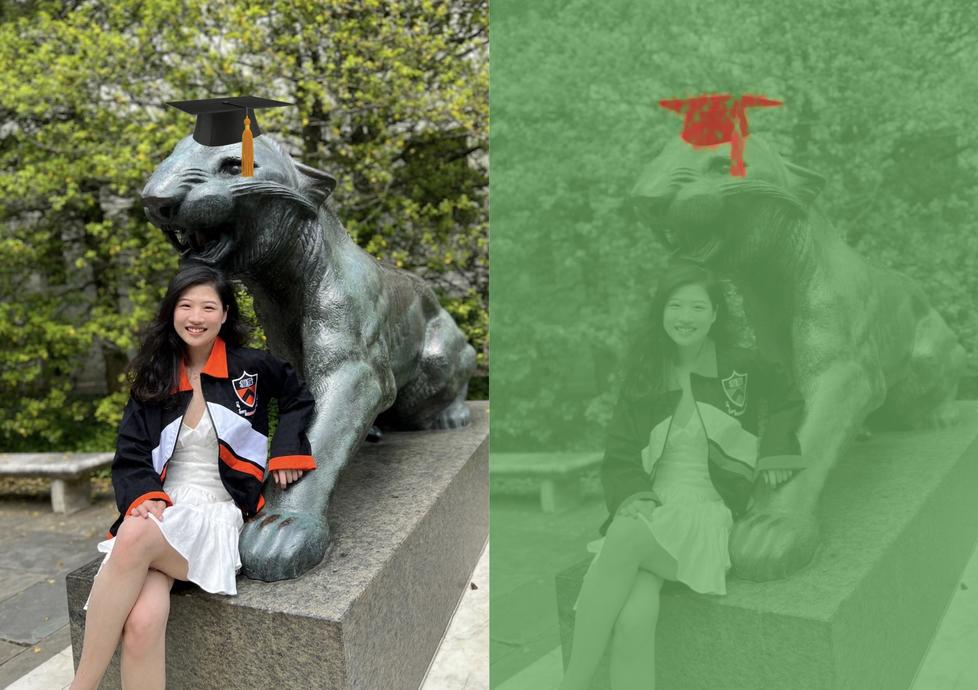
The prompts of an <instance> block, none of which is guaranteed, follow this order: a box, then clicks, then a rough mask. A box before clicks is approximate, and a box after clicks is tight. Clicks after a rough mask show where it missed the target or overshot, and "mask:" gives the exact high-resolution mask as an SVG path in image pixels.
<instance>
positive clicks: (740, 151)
mask: <svg viewBox="0 0 978 690" xmlns="http://www.w3.org/2000/svg"><path fill="white" fill-rule="evenodd" d="M731 99H732V96H731V95H730V94H726V93H720V94H713V95H707V96H695V97H693V98H672V99H665V100H661V101H659V105H661V106H662V107H663V108H665V109H666V110H672V111H674V112H676V113H679V114H680V115H684V116H685V119H684V120H683V132H682V134H681V135H680V136H681V137H682V138H683V140H684V141H686V142H688V143H690V144H692V145H693V147H694V148H700V147H703V146H716V145H717V144H730V174H731V175H735V176H737V177H744V176H745V175H746V174H747V171H746V169H745V168H744V139H746V138H747V134H748V132H747V108H751V107H759V106H763V107H773V106H778V105H783V102H782V101H776V100H774V99H772V98H767V97H765V96H752V95H744V96H741V97H740V98H738V99H737V100H735V101H733V103H731Z"/></svg>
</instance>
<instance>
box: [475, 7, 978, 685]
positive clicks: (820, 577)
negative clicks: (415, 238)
mask: <svg viewBox="0 0 978 690" xmlns="http://www.w3.org/2000/svg"><path fill="white" fill-rule="evenodd" d="M491 20H492V33H491V39H492V52H491V70H490V91H491V95H492V97H491V111H490V118H491V120H490V121H491V136H490V142H491V151H492V176H491V198H492V204H491V210H490V224H491V228H492V246H491V249H492V261H493V273H492V288H491V295H492V297H491V302H490V313H491V323H492V328H493V346H494V366H493V371H492V388H493V400H494V402H493V417H492V429H491V442H492V445H491V459H490V468H491V480H492V481H491V485H492V495H491V509H492V514H491V519H492V523H491V524H492V543H493V565H492V647H491V672H492V674H491V684H492V686H493V687H499V688H506V689H511V688H524V687H525V688H531V687H533V688H535V687H552V688H558V687H559V688H561V689H562V690H569V689H571V688H588V687H594V688H606V687H611V688H614V689H615V690H619V689H622V688H649V687H664V688H682V689H684V690H685V689H687V688H717V687H723V688H757V687H777V688H845V687H859V688H910V687H914V688H918V689H920V690H922V689H923V688H929V687H939V685H935V683H938V682H939V679H946V678H958V679H961V678H970V679H972V680H974V679H976V678H978V668H976V666H975V665H974V664H972V663H971V662H970V661H969V657H968V656H967V655H965V654H963V653H962V652H961V650H963V649H966V648H967V647H966V646H964V645H963V643H962V642H961V641H960V640H961V638H962V635H963V633H962V632H961V631H962V628H960V627H955V626H956V625H959V624H958V623H955V621H956V620H958V619H960V618H967V617H968V616H970V615H973V614H974V609H973V608H970V609H969V608H968V604H967V599H966V598H964V597H963V594H964V593H965V592H966V589H965V587H966V585H965V584H964V581H965V580H966V579H967V578H968V574H969V573H971V574H972V575H973V574H974V573H975V571H976V566H975V565H974V564H971V563H970V559H971V556H972V553H973V549H974V544H975V538H976V536H978V532H976V531H975V529H974V525H975V524H978V523H976V520H975V518H976V515H975V508H974V505H975V502H974V501H973V499H972V497H971V496H970V494H969V490H968V487H971V486H974V485H975V480H976V478H978V477H976V473H978V453H976V451H975V450H974V448H973V447H972V442H973V441H974V440H975V436H976V433H978V430H976V424H975V422H976V421H978V405H976V404H975V403H974V402H972V401H973V400H974V398H975V395H976V393H978V390H976V379H975V367H974V364H973V362H974V361H975V360H974V356H975V350H976V347H978V310H976V307H978V304H976V301H975V294H976V287H978V282H976V278H975V275H976V272H975V268H976V267H978V239H976V233H975V230H976V228H975V225H974V223H975V221H974V217H975V211H978V203H976V202H978V189H976V182H978V176H976V172H978V157H976V156H975V153H974V151H975V145H976V143H978V141H976V139H975V134H974V131H973V129H972V128H969V127H967V126H965V125H963V124H961V123H965V122H967V121H968V117H969V115H968V110H969V106H968V102H969V101H968V97H967V94H968V93H970V92H971V90H972V88H973V87H974V86H975V81H976V80H978V78H976V77H975V76H973V74H974V73H973V70H970V64H972V63H973V61H974V59H975V58H976V57H978V46H976V45H975V44H974V42H973V40H972V38H971V33H972V30H973V29H974V19H973V17H972V16H971V13H970V11H969V8H968V7H967V6H966V5H965V4H963V3H958V4H946V5H943V6H939V7H922V6H917V5H916V4H911V3H898V4H894V5H893V6H891V7H890V8H888V11H887V12H884V13H880V12H877V11H876V10H875V9H874V8H872V7H870V6H869V5H868V4H857V5H855V6H852V5H851V4H846V5H842V4H828V5H826V4H821V5H819V6H817V7H815V6H808V5H802V4H795V5H792V4H788V5H785V4H782V3H773V2H765V3H761V4H757V3H752V4H751V5H750V6H749V7H745V6H736V5H733V4H730V5H726V6H723V5H717V4H715V3H692V4H687V5H683V6H679V5H673V4H669V3H624V2H613V3H607V4H603V5H600V6H597V5H594V4H591V3H582V2H571V3H556V2H543V3H534V4H533V5H532V6H527V5H526V4H524V3H515V2H497V3H494V4H493V7H492V16H491ZM963 573H964V574H963ZM959 582H960V583H961V584H962V588H961V589H960V590H959V588H958V583H959ZM959 591H960V593H961V594H962V596H955V593H956V592H959ZM949 604H950V607H949ZM945 610H947V611H948V614H947V616H945V615H944V613H945ZM942 620H943V622H942ZM928 650H930V651H929V652H928Z"/></svg>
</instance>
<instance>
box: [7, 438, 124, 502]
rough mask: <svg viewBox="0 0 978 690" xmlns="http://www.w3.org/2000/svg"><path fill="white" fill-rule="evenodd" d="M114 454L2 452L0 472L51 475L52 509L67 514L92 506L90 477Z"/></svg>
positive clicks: (23, 474)
mask: <svg viewBox="0 0 978 690" xmlns="http://www.w3.org/2000/svg"><path fill="white" fill-rule="evenodd" d="M112 458H113V453H0V476H2V477H43V478H48V479H50V480H51V509H52V510H54V512H56V513H64V514H66V515H67V514H70V513H74V512H75V511H77V510H81V509H83V508H87V507H88V506H89V504H90V503H91V500H92V489H91V483H90V482H89V479H90V478H91V475H92V473H93V472H95V470H98V469H101V468H103V467H108V466H109V465H111V464H112Z"/></svg>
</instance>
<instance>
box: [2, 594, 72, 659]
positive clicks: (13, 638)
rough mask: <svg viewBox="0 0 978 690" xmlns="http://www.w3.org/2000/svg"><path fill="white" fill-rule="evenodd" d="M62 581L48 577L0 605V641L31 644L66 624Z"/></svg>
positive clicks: (66, 616) (66, 613) (66, 615)
mask: <svg viewBox="0 0 978 690" xmlns="http://www.w3.org/2000/svg"><path fill="white" fill-rule="evenodd" d="M63 592H64V579H63V578H48V579H45V580H42V581H41V582H36V583H34V584H33V585H31V586H30V587H28V588H27V589H25V590H24V591H22V592H19V593H17V594H15V595H14V596H12V597H10V598H9V599H5V600H4V601H3V603H0V639H2V640H5V641H7V642H15V643H17V644H23V645H27V644H35V643H36V642H39V641H40V640H42V639H44V638H45V637H47V636H49V635H51V634H52V633H54V632H55V631H57V630H58V629H59V628H63V627H64V626H65V625H67V623H68V608H67V607H66V606H65V599H64V596H63V594H62V593H63Z"/></svg>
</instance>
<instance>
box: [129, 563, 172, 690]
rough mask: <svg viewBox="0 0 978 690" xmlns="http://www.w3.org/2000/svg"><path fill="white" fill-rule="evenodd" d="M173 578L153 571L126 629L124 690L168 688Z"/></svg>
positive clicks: (133, 608)
mask: <svg viewBox="0 0 978 690" xmlns="http://www.w3.org/2000/svg"><path fill="white" fill-rule="evenodd" d="M172 586H173V578H172V577H170V576H169V575H167V574H166V573H161V572H160V571H159V570H153V569H150V571H149V573H147V574H146V581H145V582H144V583H143V589H142V591H140V592H139V597H137V598H136V603H135V604H133V607H132V611H130V612H129V616H128V617H127V618H126V622H125V625H123V627H122V663H121V666H122V690H135V689H136V688H139V690H164V688H165V687H166V621H167V617H168V616H169V615H170V588H171V587H172Z"/></svg>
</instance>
